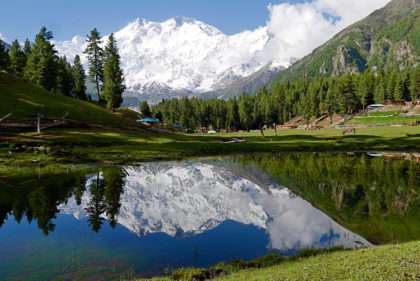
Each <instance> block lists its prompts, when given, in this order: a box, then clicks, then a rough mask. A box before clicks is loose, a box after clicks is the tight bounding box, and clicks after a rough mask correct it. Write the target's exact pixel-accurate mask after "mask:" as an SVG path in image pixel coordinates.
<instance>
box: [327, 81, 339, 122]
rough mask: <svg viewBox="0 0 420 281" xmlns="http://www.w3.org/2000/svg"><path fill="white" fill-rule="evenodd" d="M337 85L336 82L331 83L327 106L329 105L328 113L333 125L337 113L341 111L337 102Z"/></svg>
mask: <svg viewBox="0 0 420 281" xmlns="http://www.w3.org/2000/svg"><path fill="white" fill-rule="evenodd" d="M337 96H338V93H337V85H336V83H335V81H333V82H332V83H331V85H329V87H328V92H327V97H326V104H327V112H328V116H329V117H330V123H332V118H333V116H334V114H335V113H337V112H338V110H339V104H338V101H337Z"/></svg>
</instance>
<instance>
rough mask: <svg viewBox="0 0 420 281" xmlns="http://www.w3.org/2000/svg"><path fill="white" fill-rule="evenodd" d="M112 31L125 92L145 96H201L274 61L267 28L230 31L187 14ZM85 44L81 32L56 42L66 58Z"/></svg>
mask: <svg viewBox="0 0 420 281" xmlns="http://www.w3.org/2000/svg"><path fill="white" fill-rule="evenodd" d="M115 36H116V39H117V41H118V46H119V48H120V53H121V58H122V64H123V69H124V72H125V77H126V84H127V86H128V91H129V92H132V93H133V92H134V93H138V94H142V95H145V96H147V95H162V96H164V97H166V96H171V95H175V96H182V95H200V94H202V93H205V92H211V91H215V90H219V89H222V88H224V87H227V86H229V85H230V84H231V83H233V82H236V81H238V80H239V79H241V78H245V77H249V76H251V75H252V74H254V73H256V72H258V71H260V70H261V69H266V67H267V65H269V66H271V65H274V64H273V62H272V61H268V59H267V58H266V56H264V49H265V47H266V46H267V44H268V42H269V41H270V34H269V32H268V31H267V28H266V27H261V28H258V29H256V30H254V31H245V32H242V33H239V34H235V35H231V36H228V35H226V34H223V33H222V32H221V31H219V30H218V29H216V28H215V27H213V26H210V25H208V24H205V23H203V22H201V21H198V20H194V19H189V18H182V17H179V18H172V19H169V20H167V21H164V22H161V23H159V22H151V21H146V20H142V19H137V20H135V21H133V22H131V23H130V24H128V25H127V26H126V27H124V28H122V29H121V30H119V31H117V32H116V33H115ZM85 44H86V43H85V38H83V37H80V36H76V37H74V38H73V39H72V40H70V41H64V42H55V45H56V47H57V49H58V51H59V53H60V54H62V55H66V56H67V57H68V58H70V59H73V57H74V56H75V55H76V54H82V53H83V50H84V49H85ZM85 61H86V60H85ZM269 68H270V67H269ZM270 69H271V68H270Z"/></svg>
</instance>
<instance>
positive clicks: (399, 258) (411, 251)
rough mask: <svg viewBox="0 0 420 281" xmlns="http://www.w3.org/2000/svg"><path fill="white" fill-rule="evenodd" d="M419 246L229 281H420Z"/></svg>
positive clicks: (328, 258)
mask: <svg viewBox="0 0 420 281" xmlns="http://www.w3.org/2000/svg"><path fill="white" fill-rule="evenodd" d="M419 279H420V243H419V242H415V243H409V244H405V245H394V246H385V247H378V248H373V249H363V250H358V251H350V252H338V253H332V254H326V255H321V256H317V257H313V258H309V259H305V260H302V261H297V262H291V263H287V264H282V265H279V266H275V267H271V268H267V269H263V270H253V271H242V272H239V273H237V274H233V275H231V276H228V277H224V278H220V279H218V280H220V281H222V280H223V281H225V280H226V281H227V280H235V281H239V280H244V281H245V280H246V281H253V280H266V281H268V280H288V281H294V280H296V281H304V280H308V281H309V280H311V281H317V280H319V281H321V280H335V281H338V280H355V281H356V280H363V281H368V280H372V281H373V280H389V281H391V280H392V281H397V280H419Z"/></svg>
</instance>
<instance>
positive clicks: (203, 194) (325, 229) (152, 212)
mask: <svg viewBox="0 0 420 281" xmlns="http://www.w3.org/2000/svg"><path fill="white" fill-rule="evenodd" d="M126 171H127V174H128V176H127V178H126V185H125V189H124V193H123V195H122V197H121V209H120V213H119V215H118V223H119V224H121V225H123V226H124V227H126V228H127V229H129V230H130V231H132V232H134V233H136V234H138V235H146V234H149V233H166V234H168V235H171V236H177V235H185V234H188V235H194V234H200V233H203V232H206V231H207V230H209V229H212V228H214V227H216V226H218V225H219V224H221V223H223V222H224V221H227V220H231V221H236V222H239V223H243V224H250V225H254V226H256V227H259V228H261V229H265V230H266V231H267V234H268V235H269V237H270V245H268V247H270V248H272V249H278V250H283V251H289V250H297V249H303V248H308V247H320V248H322V247H330V246H343V247H349V248H353V247H358V246H361V245H369V243H368V242H367V241H366V240H364V239H363V238H361V237H359V236H358V235H355V234H353V233H351V232H349V231H348V230H346V229H344V228H343V227H341V226H340V225H338V224H337V223H336V222H334V221H332V220H331V219H330V218H329V217H328V216H326V215H325V214H323V213H322V212H320V211H319V210H317V209H315V208H314V207H312V206H311V205H310V204H309V203H308V202H306V201H304V200H303V199H301V198H299V197H297V196H295V195H294V194H292V193H291V192H290V191H289V190H288V189H286V188H283V187H280V186H278V185H276V184H273V183H272V182H270V181H269V180H268V179H267V178H264V176H262V177H260V176H259V174H260V173H257V172H256V173H253V172H252V171H250V170H244V169H242V170H241V168H240V167H238V166H233V167H232V166H229V165H226V162H223V161H220V162H206V161H204V162H196V161H195V162H181V163H175V162H173V163H148V164H143V165H142V166H140V167H127V168H126ZM89 201H90V195H89V193H85V195H84V197H83V198H82V204H81V206H78V205H77V204H76V201H75V200H74V199H71V200H69V202H68V203H67V204H65V205H62V206H60V209H61V211H62V213H64V214H69V215H73V216H75V217H76V218H78V219H83V218H86V216H87V214H86V211H85V210H86V207H87V206H88V203H89ZM104 218H106V216H105V215H104Z"/></svg>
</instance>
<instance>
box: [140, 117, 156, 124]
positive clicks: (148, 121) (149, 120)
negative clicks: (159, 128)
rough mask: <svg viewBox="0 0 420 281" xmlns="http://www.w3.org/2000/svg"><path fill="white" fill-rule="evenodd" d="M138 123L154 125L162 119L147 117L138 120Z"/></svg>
mask: <svg viewBox="0 0 420 281" xmlns="http://www.w3.org/2000/svg"><path fill="white" fill-rule="evenodd" d="M137 122H138V123H142V124H144V125H149V126H154V125H158V124H160V120H159V119H157V118H151V117H146V118H143V119H139V120H137Z"/></svg>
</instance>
